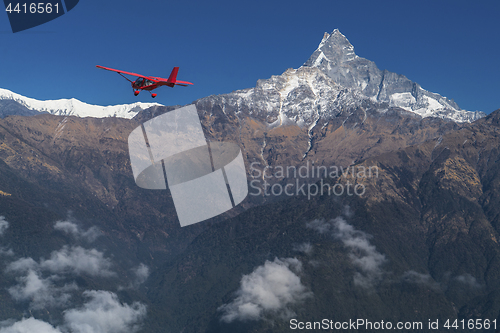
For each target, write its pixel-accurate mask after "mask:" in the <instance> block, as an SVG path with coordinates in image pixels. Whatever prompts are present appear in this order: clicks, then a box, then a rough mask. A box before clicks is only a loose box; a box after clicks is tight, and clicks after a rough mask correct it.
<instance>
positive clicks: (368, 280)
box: [306, 213, 387, 288]
mask: <svg viewBox="0 0 500 333" xmlns="http://www.w3.org/2000/svg"><path fill="white" fill-rule="evenodd" d="M346 215H351V216H352V213H349V214H347V213H346ZM306 227H308V228H311V229H314V230H316V231H317V232H319V233H322V234H323V233H330V234H331V235H332V236H333V237H334V238H336V239H338V240H340V241H341V242H342V243H343V244H344V246H345V247H346V248H348V249H349V250H350V253H349V259H350V260H351V262H352V264H353V265H354V266H356V267H358V269H359V272H356V274H355V275H354V283H355V284H356V285H358V286H361V287H365V288H369V287H372V286H373V285H374V284H376V283H378V282H379V281H380V279H381V278H382V275H383V273H384V271H383V269H382V266H383V265H384V264H385V263H386V262H387V259H386V257H385V255H383V254H382V253H380V252H378V251H377V249H376V247H375V246H374V245H372V244H371V243H370V241H369V239H370V238H371V236H370V235H369V234H367V233H365V232H363V231H360V230H356V229H355V228H354V227H353V226H352V225H350V224H348V223H347V222H346V221H345V220H344V219H343V218H342V217H340V216H339V217H337V218H335V219H333V220H330V221H325V220H314V221H311V222H309V223H307V224H306Z"/></svg>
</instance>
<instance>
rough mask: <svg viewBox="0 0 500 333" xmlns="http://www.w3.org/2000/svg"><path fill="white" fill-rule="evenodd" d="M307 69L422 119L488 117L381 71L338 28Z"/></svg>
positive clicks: (401, 77)
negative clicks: (312, 69) (357, 51)
mask: <svg viewBox="0 0 500 333" xmlns="http://www.w3.org/2000/svg"><path fill="white" fill-rule="evenodd" d="M304 66H305V67H316V68H318V69H320V70H321V71H322V72H323V73H325V74H326V75H328V76H329V77H330V78H332V79H333V81H334V82H336V83H337V84H339V85H341V86H343V87H346V88H352V89H355V90H358V91H360V92H361V93H362V94H363V95H364V96H366V97H368V98H370V99H372V100H373V101H376V102H382V103H388V104H389V106H393V107H400V108H403V109H405V110H407V111H412V112H415V113H417V114H419V115H420V116H422V117H431V116H434V117H440V118H448V119H451V120H454V121H457V122H470V121H474V120H476V119H479V118H481V117H484V116H485V114H484V113H483V112H477V111H476V112H471V111H465V110H462V109H461V108H460V107H459V106H458V105H457V104H456V103H455V102H454V101H452V100H450V99H448V98H446V97H443V96H441V95H439V94H436V93H432V92H429V91H427V90H425V89H423V88H422V87H421V86H420V85H419V84H418V83H415V82H412V81H411V80H409V79H408V78H407V77H406V76H404V75H400V74H397V73H393V72H389V71H388V70H383V71H382V70H380V69H378V67H377V65H376V64H375V63H374V62H373V61H370V60H368V59H365V58H362V57H359V56H357V55H356V53H355V52H354V47H353V46H352V44H351V43H350V42H349V40H348V39H347V38H346V37H345V36H344V35H343V34H342V33H341V32H340V31H339V30H338V29H335V30H333V32H332V33H331V34H328V33H325V34H324V35H323V39H322V40H321V42H320V44H319V46H318V48H317V49H316V51H314V53H313V54H312V55H311V57H310V58H309V60H307V61H306V62H305V64H304Z"/></svg>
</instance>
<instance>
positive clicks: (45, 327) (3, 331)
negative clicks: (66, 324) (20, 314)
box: [0, 317, 61, 333]
mask: <svg viewBox="0 0 500 333" xmlns="http://www.w3.org/2000/svg"><path fill="white" fill-rule="evenodd" d="M0 333H61V331H60V330H59V329H57V328H54V327H53V326H52V325H50V324H48V323H46V322H44V321H41V320H38V319H35V318H33V317H31V318H28V319H22V320H20V321H18V322H15V323H13V324H12V325H10V326H7V327H2V328H0Z"/></svg>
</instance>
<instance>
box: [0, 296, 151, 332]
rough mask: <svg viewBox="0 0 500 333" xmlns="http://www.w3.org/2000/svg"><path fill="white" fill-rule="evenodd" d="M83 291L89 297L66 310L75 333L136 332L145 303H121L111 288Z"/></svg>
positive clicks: (72, 330)
mask: <svg viewBox="0 0 500 333" xmlns="http://www.w3.org/2000/svg"><path fill="white" fill-rule="evenodd" d="M83 295H84V296H86V297H89V298H90V301H89V302H87V303H85V304H84V305H83V306H82V307H81V308H79V309H71V310H68V311H65V313H64V320H65V326H67V327H68V328H69V330H70V331H71V332H72V333H122V332H123V333H125V332H126V333H133V332H136V331H138V329H139V324H140V322H141V321H142V320H143V319H144V318H145V316H146V306H145V305H144V304H141V303H139V302H135V303H133V304H132V305H128V304H121V303H120V301H119V300H118V297H117V296H116V294H114V293H111V292H108V291H102V290H101V291H95V290H92V291H85V292H84V293H83ZM0 333H2V332H0Z"/></svg>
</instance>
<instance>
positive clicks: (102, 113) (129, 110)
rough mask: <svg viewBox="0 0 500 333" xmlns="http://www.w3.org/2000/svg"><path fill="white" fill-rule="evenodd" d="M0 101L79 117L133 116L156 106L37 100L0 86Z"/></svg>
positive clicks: (60, 114) (68, 100) (55, 113)
mask: <svg viewBox="0 0 500 333" xmlns="http://www.w3.org/2000/svg"><path fill="white" fill-rule="evenodd" d="M0 101H14V102H16V103H19V104H20V105H22V106H24V107H26V108H27V109H28V110H33V111H38V112H48V113H50V114H54V115H58V116H79V117H93V118H105V117H119V118H127V119H131V118H133V117H134V116H135V115H136V114H137V113H138V112H139V111H142V110H145V109H147V108H150V107H152V106H158V105H161V104H158V103H141V102H137V103H132V104H121V105H110V106H100V105H92V104H87V103H84V102H81V101H79V100H77V99H75V98H71V99H57V100H48V101H39V100H36V99H33V98H28V97H24V96H21V95H19V94H16V93H14V92H12V91H10V90H7V89H1V88H0Z"/></svg>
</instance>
